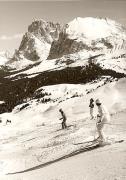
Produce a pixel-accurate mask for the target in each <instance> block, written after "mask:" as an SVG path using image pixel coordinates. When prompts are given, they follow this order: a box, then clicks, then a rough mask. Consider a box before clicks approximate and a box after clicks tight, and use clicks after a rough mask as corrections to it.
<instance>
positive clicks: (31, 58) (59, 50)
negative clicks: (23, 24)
mask: <svg viewBox="0 0 126 180" xmlns="http://www.w3.org/2000/svg"><path fill="white" fill-rule="evenodd" d="M118 48H120V49H126V30H125V28H124V27H123V26H122V25H120V24H118V23H116V22H115V21H112V20H109V19H107V18H106V19H100V18H90V17H87V18H79V17H78V18H75V19H74V20H73V21H71V22H70V23H68V24H66V25H64V26H61V25H60V24H59V23H55V24H54V23H52V22H46V21H44V20H36V21H34V22H32V24H31V25H29V27H28V32H26V33H25V35H24V36H23V38H22V41H21V44H20V46H19V49H18V50H16V52H15V54H14V56H13V58H12V60H11V61H10V63H11V67H13V68H16V69H21V68H24V67H26V66H28V65H29V64H33V63H34V62H38V61H43V60H46V59H55V58H59V57H62V56H63V55H67V54H71V53H76V52H79V51H88V52H90V51H95V52H96V51H98V52H99V51H100V53H104V52H105V51H107V50H116V49H118ZM18 64H19V65H18Z"/></svg>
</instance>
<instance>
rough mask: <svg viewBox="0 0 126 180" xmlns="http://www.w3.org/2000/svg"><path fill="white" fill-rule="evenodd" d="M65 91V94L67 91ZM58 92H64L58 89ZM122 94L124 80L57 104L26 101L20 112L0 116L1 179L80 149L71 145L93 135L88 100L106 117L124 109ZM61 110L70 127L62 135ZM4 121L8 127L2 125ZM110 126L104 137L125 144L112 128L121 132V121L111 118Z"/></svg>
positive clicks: (123, 93)
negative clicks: (102, 107) (98, 103)
mask: <svg viewBox="0 0 126 180" xmlns="http://www.w3.org/2000/svg"><path fill="white" fill-rule="evenodd" d="M84 86H85V85H84ZM65 87H66V88H67V87H68V91H69V89H70V87H69V86H66V85H65ZM47 88H48V87H47ZM59 88H61V92H64V89H63V88H62V85H61V86H60V85H59ZM72 88H73V86H72ZM54 89H55V86H54ZM125 91H126V79H121V80H119V81H115V82H112V83H109V84H106V85H105V86H102V87H100V88H98V89H96V90H95V91H93V92H92V93H90V94H88V95H87V96H85V95H84V96H82V97H75V98H71V99H68V100H66V101H63V102H62V103H60V104H57V103H47V104H42V103H39V102H35V101H29V103H30V106H29V107H27V108H24V109H23V110H22V111H20V112H17V111H15V110H14V111H13V112H12V113H5V114H2V115H1V116H0V117H1V119H2V124H1V125H0V126H1V127H2V129H1V132H0V135H1V142H0V143H1V147H2V149H1V153H0V158H1V162H2V163H1V164H0V168H1V175H2V174H6V173H10V172H16V171H18V172H20V171H23V170H25V169H29V168H32V167H35V166H36V167H37V166H39V165H40V164H43V163H46V162H49V161H55V159H57V158H61V157H63V156H66V155H67V154H69V153H71V152H74V151H75V150H78V149H80V148H81V145H79V144H78V145H77V146H75V145H74V143H78V142H82V141H88V140H91V139H93V137H94V133H95V131H94V130H95V122H94V121H90V118H89V107H88V105H89V99H90V98H91V97H93V98H95V99H96V98H100V99H101V101H102V102H103V103H104V104H105V105H106V106H107V108H108V109H109V111H110V113H117V112H119V111H123V110H125V109H126V99H125V98H124V95H125ZM69 93H70V91H69ZM61 107H62V108H63V110H64V111H65V113H66V115H67V124H68V125H71V126H70V127H69V128H68V130H66V131H62V130H60V127H61V124H60V121H59V118H60V114H59V108H61ZM96 113H97V112H96V108H95V114H96ZM7 119H9V120H11V121H12V123H11V124H8V125H6V120H7ZM123 119H124V118H123ZM111 123H112V124H113V126H111V127H110V126H108V127H109V128H108V129H106V135H107V136H109V138H110V137H112V138H118V139H120V138H123V139H124V140H125V139H126V137H125V135H124V131H121V130H120V128H118V129H117V126H116V125H117V124H120V123H123V128H124V129H125V125H126V124H125V121H124V120H123V121H121V119H115V118H112V120H111ZM112 128H113V129H112ZM112 130H113V131H112ZM122 130H123V129H122ZM11 157H12V158H11ZM30 170H32V169H29V171H30ZM18 175H19V174H17V176H18ZM19 177H20V176H19Z"/></svg>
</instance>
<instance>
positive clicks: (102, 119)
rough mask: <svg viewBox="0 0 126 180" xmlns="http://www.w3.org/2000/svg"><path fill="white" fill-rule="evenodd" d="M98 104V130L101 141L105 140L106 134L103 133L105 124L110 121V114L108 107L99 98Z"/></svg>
mask: <svg viewBox="0 0 126 180" xmlns="http://www.w3.org/2000/svg"><path fill="white" fill-rule="evenodd" d="M96 105H97V107H98V114H97V123H96V127H97V132H98V135H99V136H98V140H99V142H101V143H102V142H105V135H104V133H103V128H104V125H105V124H106V123H107V122H109V120H110V114H109V112H108V111H107V109H106V107H105V106H103V105H102V103H101V102H100V100H99V99H97V100H96Z"/></svg>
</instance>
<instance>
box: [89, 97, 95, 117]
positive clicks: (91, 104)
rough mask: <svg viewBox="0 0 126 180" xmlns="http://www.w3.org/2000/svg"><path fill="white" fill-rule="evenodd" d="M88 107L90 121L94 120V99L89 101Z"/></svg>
mask: <svg viewBox="0 0 126 180" xmlns="http://www.w3.org/2000/svg"><path fill="white" fill-rule="evenodd" d="M89 107H90V116H91V119H93V118H94V116H93V108H94V99H93V98H91V99H90V104H89Z"/></svg>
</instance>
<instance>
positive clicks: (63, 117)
mask: <svg viewBox="0 0 126 180" xmlns="http://www.w3.org/2000/svg"><path fill="white" fill-rule="evenodd" d="M59 112H60V113H61V115H62V117H61V118H60V119H59V120H63V121H62V129H66V128H67V125H66V119H67V118H66V115H65V113H64V112H63V110H62V109H59Z"/></svg>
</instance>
